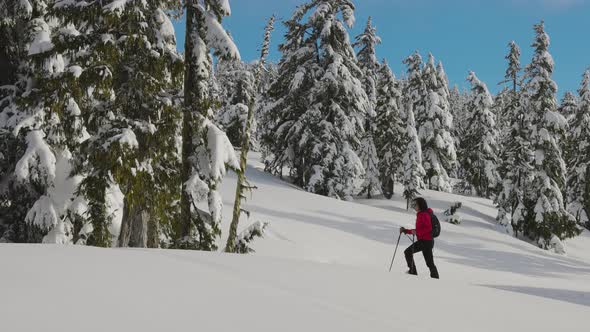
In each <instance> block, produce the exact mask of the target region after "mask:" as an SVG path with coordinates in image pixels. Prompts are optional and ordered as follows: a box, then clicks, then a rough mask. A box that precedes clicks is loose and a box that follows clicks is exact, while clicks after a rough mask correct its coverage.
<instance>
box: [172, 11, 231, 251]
mask: <svg viewBox="0 0 590 332" xmlns="http://www.w3.org/2000/svg"><path fill="white" fill-rule="evenodd" d="M230 13H231V10H230V7H229V1H226V0H191V1H188V2H187V3H186V40H185V50H186V54H185V73H184V108H183V118H182V168H181V175H180V178H181V181H182V183H183V190H182V194H181V200H180V209H181V215H180V222H178V223H177V224H176V230H175V241H176V244H175V245H176V246H179V247H190V248H195V249H201V250H215V249H216V248H217V244H216V240H217V238H218V237H219V235H220V234H221V230H220V228H219V223H220V221H221V217H222V215H221V211H222V207H223V202H222V200H221V196H220V194H219V191H218V187H219V184H220V183H221V181H222V179H223V176H224V175H225V172H226V168H227V167H231V168H233V169H238V168H239V164H238V161H237V158H236V156H235V153H234V151H233V147H232V145H231V143H230V142H229V139H228V138H227V136H226V135H225V133H224V132H222V131H221V130H220V129H219V128H217V127H216V126H215V125H214V124H213V123H212V122H211V119H210V114H211V112H210V109H211V108H212V107H213V105H212V104H213V101H212V98H211V96H210V91H209V84H210V82H211V73H212V57H211V54H210V50H213V52H214V54H215V55H217V56H218V57H219V58H221V59H229V58H233V59H239V57H240V55H239V52H238V50H237V48H236V46H235V44H234V43H233V41H232V39H231V38H230V36H229V35H228V34H227V32H226V31H225V30H224V29H223V27H222V25H221V23H220V21H221V18H222V17H223V16H228V15H229V14H230ZM205 200H206V201H207V203H208V210H209V212H208V213H207V212H205V211H202V210H200V209H199V208H198V207H197V206H196V203H197V202H201V201H205Z"/></svg>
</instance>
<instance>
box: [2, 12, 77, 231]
mask: <svg viewBox="0 0 590 332" xmlns="http://www.w3.org/2000/svg"><path fill="white" fill-rule="evenodd" d="M48 4H53V1H34V2H27V1H21V2H19V3H16V2H9V3H8V4H7V5H8V7H2V6H0V7H1V10H2V11H5V10H6V9H7V8H8V14H9V15H12V16H9V18H8V19H6V18H3V20H2V22H3V23H2V27H3V28H6V29H8V30H11V29H13V30H11V31H9V34H8V35H7V37H8V39H9V43H8V46H9V47H8V49H7V50H8V52H7V53H6V54H8V55H11V56H10V58H9V60H10V59H11V60H10V61H8V62H9V63H12V64H16V65H17V67H13V69H14V70H13V71H12V75H13V77H12V78H11V79H16V81H15V82H14V84H13V85H11V86H10V89H9V91H10V92H9V93H8V95H7V97H6V98H4V99H3V100H2V102H0V104H3V105H0V106H2V107H4V106H6V107H5V108H4V109H3V111H2V113H3V114H2V116H1V118H3V120H0V127H2V130H0V132H3V133H2V135H3V136H5V137H6V138H7V140H8V142H10V143H12V144H14V146H15V147H16V149H13V148H11V147H10V146H9V145H5V147H6V148H8V149H11V150H12V151H11V152H10V153H8V154H6V156H7V158H6V159H5V160H6V161H8V163H7V164H5V165H4V166H5V167H6V166H8V168H4V167H3V168H4V170H6V177H7V178H8V179H7V180H8V181H7V182H6V183H7V184H8V186H7V187H8V188H7V190H6V192H5V193H4V194H0V195H2V196H5V197H7V199H6V200H7V201H8V203H9V206H10V205H12V204H14V203H19V205H20V206H19V208H17V209H14V211H13V212H11V213H9V214H8V215H9V217H10V218H15V219H13V220H12V225H11V227H10V229H9V230H8V232H9V234H8V236H7V238H9V240H11V241H17V242H50V243H70V242H71V241H72V239H73V238H74V235H73V234H72V233H74V230H73V229H72V228H73V226H72V223H73V222H72V220H71V218H68V216H69V212H70V211H71V210H72V209H71V208H72V206H73V204H72V202H71V197H72V196H74V191H75V187H76V184H77V182H79V179H78V178H69V170H70V160H71V158H72V152H75V151H76V149H77V148H76V147H77V145H78V144H79V143H80V142H81V141H82V140H84V139H85V136H86V135H87V134H86V132H85V128H84V126H83V125H82V124H81V121H80V119H79V113H78V112H77V111H78V109H77V105H76V104H75V103H73V102H72V101H71V100H70V99H71V98H69V97H68V96H65V95H66V94H69V93H70V92H69V91H67V90H65V89H63V86H56V85H51V78H52V77H53V76H60V75H64V74H63V72H64V71H65V69H66V68H65V62H64V58H63V56H62V55H61V54H60V52H58V51H55V50H54V48H55V45H54V44H53V43H52V41H51V32H52V30H54V29H57V27H58V26H59V25H60V24H61V22H60V21H59V20H57V19H53V18H50V17H49V16H48V12H47V10H48ZM3 5H5V4H3ZM10 5H12V6H15V7H12V11H11V9H10ZM21 10H22V11H21ZM67 30H68V29H67V28H62V29H61V30H60V31H67ZM11 33H12V37H11V35H10V34H11ZM15 34H20V35H18V36H17V35H15ZM48 52H52V55H51V56H47V55H46V54H47V53H48ZM15 56H18V57H19V58H18V59H16V58H14V57H15ZM68 72H71V71H70V70H68ZM64 76H65V75H64ZM15 162H16V163H15ZM2 177H3V178H4V177H5V176H2ZM31 203H32V204H31ZM9 209H10V208H9ZM23 212H26V215H24V218H22V217H23V214H22V213H23Z"/></svg>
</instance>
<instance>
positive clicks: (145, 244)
mask: <svg viewBox="0 0 590 332" xmlns="http://www.w3.org/2000/svg"><path fill="white" fill-rule="evenodd" d="M158 236H159V230H158V222H157V220H156V219H155V218H151V217H150V214H149V213H148V212H147V208H146V207H145V206H142V205H139V206H137V205H136V206H132V204H130V202H129V200H128V199H127V198H126V199H125V206H124V208H123V220H122V222H121V232H120V234H119V240H118V243H117V244H118V246H119V247H122V248H125V247H132V248H158V247H159V238H158Z"/></svg>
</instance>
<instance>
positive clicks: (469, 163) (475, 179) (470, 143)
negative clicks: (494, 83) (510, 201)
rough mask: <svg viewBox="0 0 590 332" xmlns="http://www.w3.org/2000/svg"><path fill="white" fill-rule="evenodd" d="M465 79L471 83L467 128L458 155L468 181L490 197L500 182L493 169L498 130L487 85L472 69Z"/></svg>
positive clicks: (478, 192) (496, 154)
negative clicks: (460, 151) (459, 154)
mask: <svg viewBox="0 0 590 332" xmlns="http://www.w3.org/2000/svg"><path fill="white" fill-rule="evenodd" d="M467 80H468V81H469V82H470V83H471V99H470V100H469V103H468V106H467V109H468V119H467V121H466V122H465V123H466V125H467V126H466V128H467V129H466V133H465V136H464V139H463V140H462V146H461V150H462V152H463V155H462V158H461V159H462V164H463V169H464V170H465V173H466V174H465V176H466V179H467V181H468V183H469V184H471V186H473V187H474V188H475V191H476V193H477V194H478V195H479V196H483V197H490V195H491V194H492V193H493V190H494V189H495V187H496V186H497V184H498V182H499V175H498V172H497V170H496V168H497V163H498V149H499V146H498V131H497V129H496V119H495V116H494V114H493V113H492V112H491V109H492V106H493V100H492V96H491V95H490V92H489V91H488V87H487V86H486V85H485V84H484V83H483V82H481V81H480V80H479V79H478V78H477V76H476V75H475V73H473V72H470V73H469V76H468V77H467Z"/></svg>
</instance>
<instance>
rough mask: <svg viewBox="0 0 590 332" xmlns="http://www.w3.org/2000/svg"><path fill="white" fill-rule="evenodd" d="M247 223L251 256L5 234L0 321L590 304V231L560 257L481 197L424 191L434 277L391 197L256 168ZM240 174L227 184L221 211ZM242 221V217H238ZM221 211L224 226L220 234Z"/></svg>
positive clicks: (444, 322)
mask: <svg viewBox="0 0 590 332" xmlns="http://www.w3.org/2000/svg"><path fill="white" fill-rule="evenodd" d="M257 157H258V154H252V157H251V159H250V169H249V173H248V176H249V178H250V180H251V181H252V182H253V183H254V184H255V185H256V186H258V188H259V189H258V190H256V191H255V192H254V195H253V197H252V200H251V201H249V202H248V203H247V204H246V208H247V209H249V210H250V211H251V212H252V217H251V219H250V222H254V221H268V222H270V223H271V224H270V226H269V229H268V233H267V235H266V237H265V238H264V239H259V240H257V241H256V243H255V244H254V249H256V254H253V255H247V256H242V255H226V254H221V253H204V252H189V251H172V250H134V249H97V248H89V247H75V246H41V245H0V266H1V270H0V331H10V332H13V331H32V332H36V331H101V332H102V331H142V332H146V331H181V330H191V331H198V330H206V331H236V330H240V331H439V332H440V331H494V332H496V331H502V330H503V331H574V330H583V329H584V326H585V325H587V324H586V322H587V319H588V314H590V235H589V234H588V232H585V233H584V234H582V236H580V237H578V238H576V239H574V240H570V241H567V242H566V246H567V248H566V249H567V251H568V254H567V256H560V255H556V254H553V253H550V252H546V251H543V250H540V249H538V248H536V247H534V246H532V245H530V244H527V243H525V242H522V241H519V240H516V239H514V238H511V237H509V236H507V235H505V234H502V233H501V232H500V231H498V230H497V229H496V226H495V224H494V216H495V209H494V207H493V205H492V204H491V202H490V201H489V200H485V199H479V198H471V197H463V196H456V195H449V194H442V193H437V192H428V191H425V192H424V196H425V197H426V199H427V200H428V202H429V203H430V204H431V205H432V207H434V209H435V212H437V214H438V215H439V217H440V219H441V221H443V220H444V216H443V215H442V210H444V209H446V208H448V207H449V206H450V205H451V204H452V203H454V202H456V201H461V202H462V203H463V208H462V209H461V210H460V211H461V212H462V216H463V223H462V224H460V225H451V224H448V223H445V222H443V223H442V227H443V230H442V234H441V237H440V238H439V239H438V240H437V241H436V246H435V262H436V264H437V266H438V269H439V272H440V275H441V279H440V280H432V279H430V278H429V277H428V273H427V268H426V266H425V264H424V261H423V259H422V257H421V256H419V255H418V256H417V266H418V272H419V274H420V275H419V276H418V277H414V276H410V275H406V274H405V273H404V272H405V271H406V269H407V268H406V267H405V262H403V249H404V248H405V247H406V246H407V245H408V244H409V243H410V241H409V240H408V239H407V238H404V237H402V239H401V243H400V249H399V250H398V253H397V257H396V261H395V262H394V266H393V269H392V272H391V273H389V272H388V268H389V263H390V262H391V256H392V254H393V249H394V246H395V242H396V240H397V238H398V233H397V231H398V228H399V226H407V225H412V224H413V219H414V216H413V213H409V212H407V211H406V210H405V202H404V201H402V200H401V199H400V197H399V195H398V196H396V197H395V198H394V199H393V200H391V201H387V200H379V199H377V200H358V201H356V202H343V201H336V200H333V199H329V198H325V197H321V196H316V195H312V194H309V193H306V192H304V191H301V190H299V189H298V188H295V187H293V186H291V185H289V184H288V183H285V182H282V181H281V180H279V179H277V178H274V177H271V176H269V175H268V174H264V173H263V172H262V171H261V167H262V166H261V165H260V163H258V162H257V161H256V158H257ZM234 185H235V177H233V176H229V177H228V178H227V179H226V180H225V183H224V187H223V196H224V203H225V204H226V207H225V213H226V215H225V220H228V219H230V213H231V204H232V203H233V196H232V195H233V193H234ZM247 225H248V222H245V221H243V222H242V225H241V227H242V228H243V227H246V226H247ZM227 226H228V225H227V223H226V224H225V225H224V231H226V232H227V230H226V229H227Z"/></svg>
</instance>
